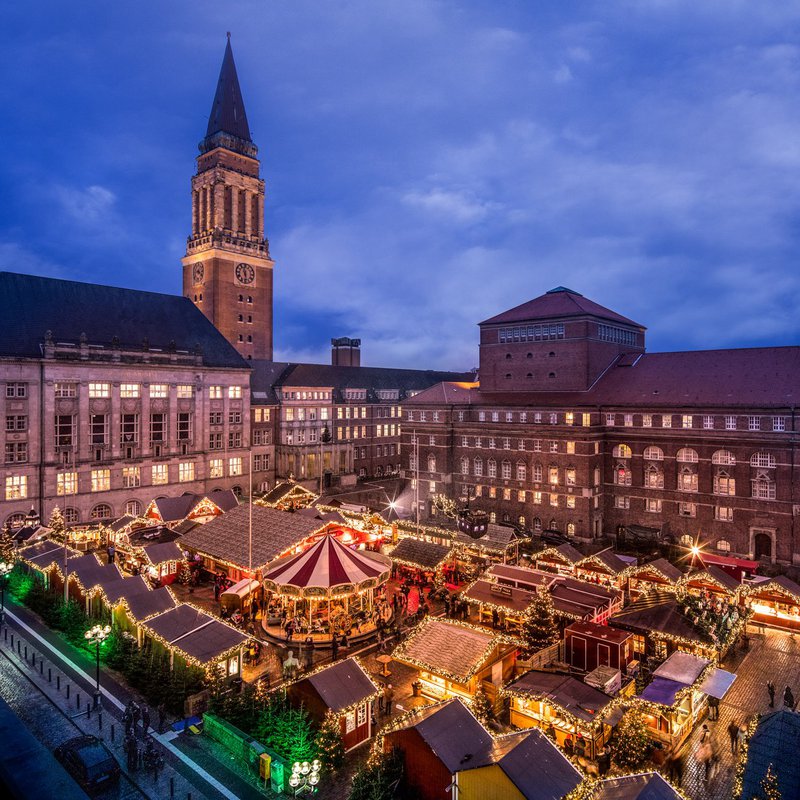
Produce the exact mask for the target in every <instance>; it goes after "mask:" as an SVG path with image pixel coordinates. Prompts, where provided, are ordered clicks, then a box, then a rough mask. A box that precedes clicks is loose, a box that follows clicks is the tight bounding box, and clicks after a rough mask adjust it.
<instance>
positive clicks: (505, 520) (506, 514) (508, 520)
mask: <svg viewBox="0 0 800 800" xmlns="http://www.w3.org/2000/svg"><path fill="white" fill-rule="evenodd" d="M503 522H511V517H510V516H509V514H508V511H504V512H503Z"/></svg>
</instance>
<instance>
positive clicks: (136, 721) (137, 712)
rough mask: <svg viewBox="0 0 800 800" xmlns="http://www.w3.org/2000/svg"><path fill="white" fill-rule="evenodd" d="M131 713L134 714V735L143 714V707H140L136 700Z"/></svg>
mask: <svg viewBox="0 0 800 800" xmlns="http://www.w3.org/2000/svg"><path fill="white" fill-rule="evenodd" d="M131 714H132V715H133V732H134V735H135V734H136V729H137V727H138V726H139V717H141V716H142V709H141V708H139V705H138V704H137V703H135V702H134V704H133V706H132V707H131Z"/></svg>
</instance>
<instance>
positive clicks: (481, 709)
mask: <svg viewBox="0 0 800 800" xmlns="http://www.w3.org/2000/svg"><path fill="white" fill-rule="evenodd" d="M472 713H473V714H474V715H475V716H476V717H477V718H478V719H479V720H480V721H481V722H482V723H483V724H484V725H485V724H486V723H487V722H488V721H489V720H490V719H491V718H492V717H493V716H494V709H493V708H492V703H491V700H489V697H488V696H487V694H486V692H485V691H484V690H483V687H482V686H479V687H478V689H477V691H476V692H475V694H474V695H473V696H472Z"/></svg>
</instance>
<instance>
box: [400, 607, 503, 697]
mask: <svg viewBox="0 0 800 800" xmlns="http://www.w3.org/2000/svg"><path fill="white" fill-rule="evenodd" d="M517 647H518V645H517V643H516V641H515V640H513V639H510V638H508V637H506V636H503V635H499V634H493V633H490V632H488V631H486V630H484V629H483V628H478V627H476V626H474V625H470V624H467V623H463V622H451V621H445V620H441V619H438V618H431V617H428V618H427V619H425V620H424V621H423V622H422V623H421V624H420V625H418V626H417V627H416V628H415V629H414V630H412V631H411V632H410V633H409V634H408V636H407V637H406V638H405V640H403V642H402V643H401V644H400V646H399V647H397V649H395V651H394V653H393V654H392V657H393V658H394V659H395V661H400V662H402V663H404V664H408V665H410V666H412V667H415V668H416V669H417V670H419V685H420V687H421V692H422V694H423V695H424V696H425V697H430V698H432V699H435V700H441V699H442V698H446V697H463V698H465V699H467V700H470V699H471V698H472V697H473V696H474V695H475V693H476V692H477V691H478V689H482V690H483V692H485V694H486V696H487V697H488V698H489V701H490V702H491V703H492V705H493V706H497V707H498V708H499V704H500V703H501V702H502V701H501V700H500V696H499V689H500V687H501V686H502V685H503V683H504V682H505V681H506V680H508V679H509V678H510V677H511V675H512V674H513V671H514V664H515V663H516V657H517Z"/></svg>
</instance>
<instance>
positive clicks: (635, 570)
mask: <svg viewBox="0 0 800 800" xmlns="http://www.w3.org/2000/svg"><path fill="white" fill-rule="evenodd" d="M640 572H654V573H655V574H656V575H660V576H661V577H662V578H663V579H664V581H665V583H667V584H669V585H670V586H672V587H675V586H676V585H677V584H678V582H679V581H680V579H681V578H678V579H677V580H676V579H674V578H670V577H669V575H666V574H665V573H663V572H662V571H661V570H660V569H659V568H658V567H654V566H653V565H652V563H650V564H631V566H629V567H626V568H625V569H624V570H622V572H620V573H619V575H618V576H617V577H619V578H621V579H623V580H630V579H631V578H637V579H639V580H647V579H646V578H639V573H640ZM681 577H683V576H681ZM648 583H653V581H648Z"/></svg>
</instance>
